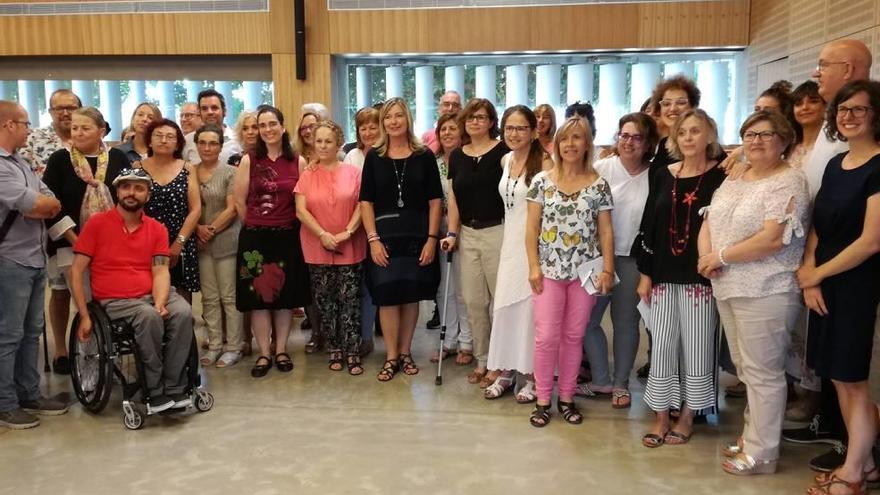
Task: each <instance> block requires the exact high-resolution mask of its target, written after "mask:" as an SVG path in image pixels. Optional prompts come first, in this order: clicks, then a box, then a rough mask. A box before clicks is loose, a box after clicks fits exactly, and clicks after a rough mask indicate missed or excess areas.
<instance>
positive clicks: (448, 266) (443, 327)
mask: <svg viewBox="0 0 880 495" xmlns="http://www.w3.org/2000/svg"><path fill="white" fill-rule="evenodd" d="M450 279H452V251H449V252H448V253H446V282H445V283H444V284H443V312H442V313H440V351H439V352H438V353H437V356H438V357H439V359H438V360H437V378H435V379H434V385H443V374H442V373H443V349H444V348H445V347H446V309H447V308H448V307H449V280H450Z"/></svg>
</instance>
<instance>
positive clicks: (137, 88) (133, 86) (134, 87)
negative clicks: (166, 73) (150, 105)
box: [128, 81, 147, 106]
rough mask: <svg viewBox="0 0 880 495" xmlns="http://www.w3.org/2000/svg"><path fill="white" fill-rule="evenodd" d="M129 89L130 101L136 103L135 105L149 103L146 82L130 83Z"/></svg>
mask: <svg viewBox="0 0 880 495" xmlns="http://www.w3.org/2000/svg"><path fill="white" fill-rule="evenodd" d="M128 88H129V91H128V99H129V100H130V101H131V102H132V103H134V105H137V104H139V103H143V102H145V101H147V82H146V81H129V82H128ZM134 105H132V106H134Z"/></svg>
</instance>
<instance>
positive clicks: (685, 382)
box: [645, 284, 718, 411]
mask: <svg viewBox="0 0 880 495" xmlns="http://www.w3.org/2000/svg"><path fill="white" fill-rule="evenodd" d="M651 320H652V325H653V327H652V328H651V335H652V337H653V344H654V346H653V349H652V350H651V372H650V374H649V375H648V385H647V387H646V389H645V403H647V404H648V407H650V408H651V409H652V410H654V411H666V410H669V409H678V408H680V407H681V405H682V403H685V404H687V407H688V408H690V409H692V410H701V409H707V408H713V407H715V404H716V390H717V383H716V376H717V375H716V370H715V368H716V364H715V349H716V341H717V337H716V335H717V328H718V311H717V309H716V308H715V298H714V297H713V296H712V287H709V286H705V285H700V284H657V285H655V286H654V287H653V290H652V294H651Z"/></svg>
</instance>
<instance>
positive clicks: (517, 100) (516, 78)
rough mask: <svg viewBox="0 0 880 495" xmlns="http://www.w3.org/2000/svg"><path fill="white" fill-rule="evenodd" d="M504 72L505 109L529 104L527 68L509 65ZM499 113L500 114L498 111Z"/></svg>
mask: <svg viewBox="0 0 880 495" xmlns="http://www.w3.org/2000/svg"><path fill="white" fill-rule="evenodd" d="M504 72H505V84H504V89H505V94H504V97H505V101H504V106H505V108H508V107H512V106H514V105H528V104H529V66H527V65H509V66H507V67H506V68H505V69H504ZM499 113H501V112H500V111H499Z"/></svg>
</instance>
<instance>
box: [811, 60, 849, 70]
mask: <svg viewBox="0 0 880 495" xmlns="http://www.w3.org/2000/svg"><path fill="white" fill-rule="evenodd" d="M841 64H849V62H826V61H825V60H820V61H819V65H817V66H816V72H825V71H826V70H827V69H828V67H831V66H832V65H841Z"/></svg>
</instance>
